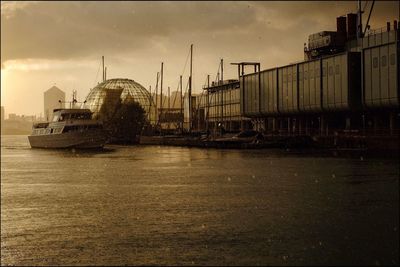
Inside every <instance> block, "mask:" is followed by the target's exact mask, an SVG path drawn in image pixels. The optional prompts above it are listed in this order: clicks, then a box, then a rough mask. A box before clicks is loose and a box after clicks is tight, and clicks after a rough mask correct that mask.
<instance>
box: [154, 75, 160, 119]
mask: <svg viewBox="0 0 400 267" xmlns="http://www.w3.org/2000/svg"><path fill="white" fill-rule="evenodd" d="M159 76H160V73H159V72H158V71H157V82H156V103H155V104H156V113H155V115H156V118H155V120H156V125H157V124H158V101H157V98H158V96H157V94H158V79H159Z"/></svg>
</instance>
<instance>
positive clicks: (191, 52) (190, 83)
mask: <svg viewBox="0 0 400 267" xmlns="http://www.w3.org/2000/svg"><path fill="white" fill-rule="evenodd" d="M192 71H193V44H191V45H190V77H189V90H188V95H189V133H191V132H192V77H193V76H192V74H193V73H192Z"/></svg>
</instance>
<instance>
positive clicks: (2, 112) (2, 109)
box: [1, 106, 4, 125]
mask: <svg viewBox="0 0 400 267" xmlns="http://www.w3.org/2000/svg"><path fill="white" fill-rule="evenodd" d="M3 122H4V107H3V106H1V125H3Z"/></svg>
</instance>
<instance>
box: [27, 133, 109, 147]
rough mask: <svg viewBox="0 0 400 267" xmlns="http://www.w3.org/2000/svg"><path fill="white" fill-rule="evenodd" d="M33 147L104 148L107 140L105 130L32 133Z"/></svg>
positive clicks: (31, 141) (31, 142)
mask: <svg viewBox="0 0 400 267" xmlns="http://www.w3.org/2000/svg"><path fill="white" fill-rule="evenodd" d="M28 139H29V143H30V145H31V147H32V148H102V147H103V146H104V145H105V143H106V142H107V135H106V132H105V131H103V130H92V131H90V130H88V131H85V132H67V133H60V134H46V135H30V136H28Z"/></svg>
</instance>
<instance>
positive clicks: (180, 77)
mask: <svg viewBox="0 0 400 267" xmlns="http://www.w3.org/2000/svg"><path fill="white" fill-rule="evenodd" d="M179 85H180V87H181V119H182V121H181V131H182V133H183V93H182V75H180V76H179Z"/></svg>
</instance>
